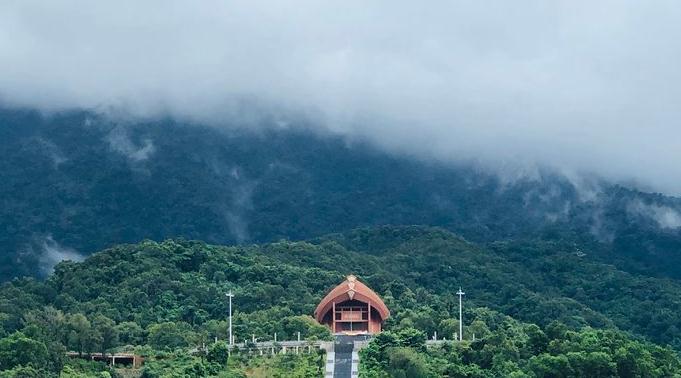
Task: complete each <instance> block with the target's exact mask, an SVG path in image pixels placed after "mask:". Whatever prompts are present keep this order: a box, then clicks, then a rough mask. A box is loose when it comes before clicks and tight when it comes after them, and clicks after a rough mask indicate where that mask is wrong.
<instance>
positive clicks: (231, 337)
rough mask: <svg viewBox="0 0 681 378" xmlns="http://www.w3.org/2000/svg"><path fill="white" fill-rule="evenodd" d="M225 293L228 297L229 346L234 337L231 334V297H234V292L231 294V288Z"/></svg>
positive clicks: (232, 342)
mask: <svg viewBox="0 0 681 378" xmlns="http://www.w3.org/2000/svg"><path fill="white" fill-rule="evenodd" d="M225 295H226V296H227V297H228V298H229V346H230V347H231V346H232V345H234V337H233V336H232V298H233V297H234V294H232V290H230V291H229V293H227V294H225Z"/></svg>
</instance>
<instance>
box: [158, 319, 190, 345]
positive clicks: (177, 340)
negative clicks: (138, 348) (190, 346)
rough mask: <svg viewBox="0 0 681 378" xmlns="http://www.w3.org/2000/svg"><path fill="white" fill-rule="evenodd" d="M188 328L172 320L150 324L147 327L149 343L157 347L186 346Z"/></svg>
mask: <svg viewBox="0 0 681 378" xmlns="http://www.w3.org/2000/svg"><path fill="white" fill-rule="evenodd" d="M188 328H189V327H187V326H184V325H183V324H182V323H180V324H178V323H174V322H165V323H160V324H152V325H151V326H150V327H149V344H150V345H151V346H153V347H154V348H157V349H173V348H181V347H186V346H187V339H186V336H187V335H188V331H189V329H188Z"/></svg>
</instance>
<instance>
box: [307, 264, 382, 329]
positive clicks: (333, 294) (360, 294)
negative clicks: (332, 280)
mask: <svg viewBox="0 0 681 378" xmlns="http://www.w3.org/2000/svg"><path fill="white" fill-rule="evenodd" d="M352 299H357V300H359V301H362V302H366V303H369V304H371V307H373V308H375V309H376V311H378V313H379V314H380V315H381V319H382V320H385V319H387V318H388V317H389V316H390V310H388V307H387V306H386V305H385V303H383V300H382V299H381V297H379V296H378V294H376V293H375V292H374V291H373V290H371V289H369V287H368V286H367V285H365V284H363V283H361V282H360V281H359V280H357V277H355V276H353V275H349V276H347V277H346V278H345V281H343V282H342V283H341V284H340V285H338V286H336V287H335V288H333V290H331V291H330V292H329V293H328V294H326V296H325V297H324V299H322V301H321V302H319V305H317V308H316V309H315V310H314V316H315V318H316V319H317V321H318V322H320V323H321V321H322V318H323V317H324V315H325V314H326V313H327V312H328V311H329V310H330V309H331V307H332V306H333V302H336V303H339V302H344V301H347V300H352Z"/></svg>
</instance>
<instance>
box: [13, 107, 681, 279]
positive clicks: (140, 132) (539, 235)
mask: <svg viewBox="0 0 681 378" xmlns="http://www.w3.org/2000/svg"><path fill="white" fill-rule="evenodd" d="M112 119H113V118H110V117H103V116H98V115H96V114H92V113H89V112H79V111H74V112H66V113H58V114H53V115H49V116H46V115H41V114H39V113H37V112H34V111H30V110H16V109H4V110H2V111H0V140H2V141H3V142H2V143H1V144H0V154H1V156H2V157H3V158H2V159H0V172H2V180H0V198H2V201H0V279H3V280H6V279H10V278H12V277H19V276H23V275H42V276H44V275H46V274H48V273H49V272H50V271H51V268H52V267H53V266H54V264H56V262H58V261H60V260H61V259H64V258H68V259H71V260H79V259H82V258H83V256H85V255H88V254H90V253H92V252H94V251H97V250H101V249H103V248H107V247H109V246H112V245H115V244H119V243H134V242H139V241H141V240H144V239H152V240H163V239H166V238H178V237H181V238H186V239H200V240H205V241H207V242H210V243H218V244H232V243H239V244H247V243H253V242H256V243H258V242H268V241H276V240H280V239H290V240H299V239H309V238H314V237H317V236H321V235H324V234H327V233H331V232H340V231H345V230H350V229H353V228H356V227H363V226H375V225H387V224H393V225H411V224H418V225H429V226H439V227H443V228H446V229H448V230H451V231H453V232H456V233H457V234H460V235H462V236H463V237H465V238H466V239H468V240H471V241H475V242H480V243H491V242H495V241H503V240H507V241H508V240H545V241H562V242H571V243H575V244H576V245H577V246H578V247H579V248H585V249H587V248H588V249H589V250H590V251H591V254H590V255H589V258H590V259H598V260H599V261H603V262H606V263H611V264H615V265H617V266H618V267H619V268H621V269H623V270H626V271H630V272H635V273H645V274H647V275H650V276H656V277H662V276H667V277H673V278H678V277H680V276H681V269H679V268H678V267H679V266H681V264H680V263H681V254H680V253H679V251H681V215H680V214H681V200H679V199H678V198H674V197H668V196H663V195H660V194H649V193H644V192H640V191H636V190H633V189H628V188H626V187H622V186H618V185H615V184H609V183H607V182H605V181H603V180H598V179H594V178H591V179H583V178H574V177H572V176H566V175H562V174H559V173H557V172H554V171H551V170H547V169H544V170H537V171H534V172H533V173H532V174H518V173H517V172H501V173H498V172H497V173H490V172H489V171H487V170H485V169H483V168H480V167H478V166H476V165H475V164H472V163H470V164H468V163H466V164H464V163H460V164H458V165H455V164H449V163H438V162H433V161H424V160H419V159H417V158H414V157H409V156H401V155H395V154H391V153H387V152H384V151H381V150H378V149H376V148H375V147H373V146H371V145H369V144H367V143H364V142H362V141H361V140H353V139H348V138H345V137H341V136H337V135H333V134H329V133H320V132H318V131H317V132H315V131H312V130H313V128H311V127H309V126H306V125H305V124H304V123H301V124H300V125H295V126H281V125H280V124H279V123H276V122H274V121H273V122H271V124H264V125H262V127H260V128H255V129H254V128H252V127H251V128H245V127H241V126H240V125H238V124H234V125H226V126H225V127H223V128H216V127H212V128H208V127H203V126H200V125H191V124H184V123H178V122H177V121H173V120H169V119H166V120H155V121H134V122H133V121H130V120H124V119H123V120H118V121H114V120H112ZM315 130H316V129H315Z"/></svg>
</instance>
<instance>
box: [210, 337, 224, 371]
mask: <svg viewBox="0 0 681 378" xmlns="http://www.w3.org/2000/svg"><path fill="white" fill-rule="evenodd" d="M207 359H208V361H209V362H214V363H217V364H220V365H222V366H227V360H228V359H229V345H227V343H226V342H224V341H218V342H217V343H214V344H213V345H211V346H210V348H209V349H208V355H207Z"/></svg>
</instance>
